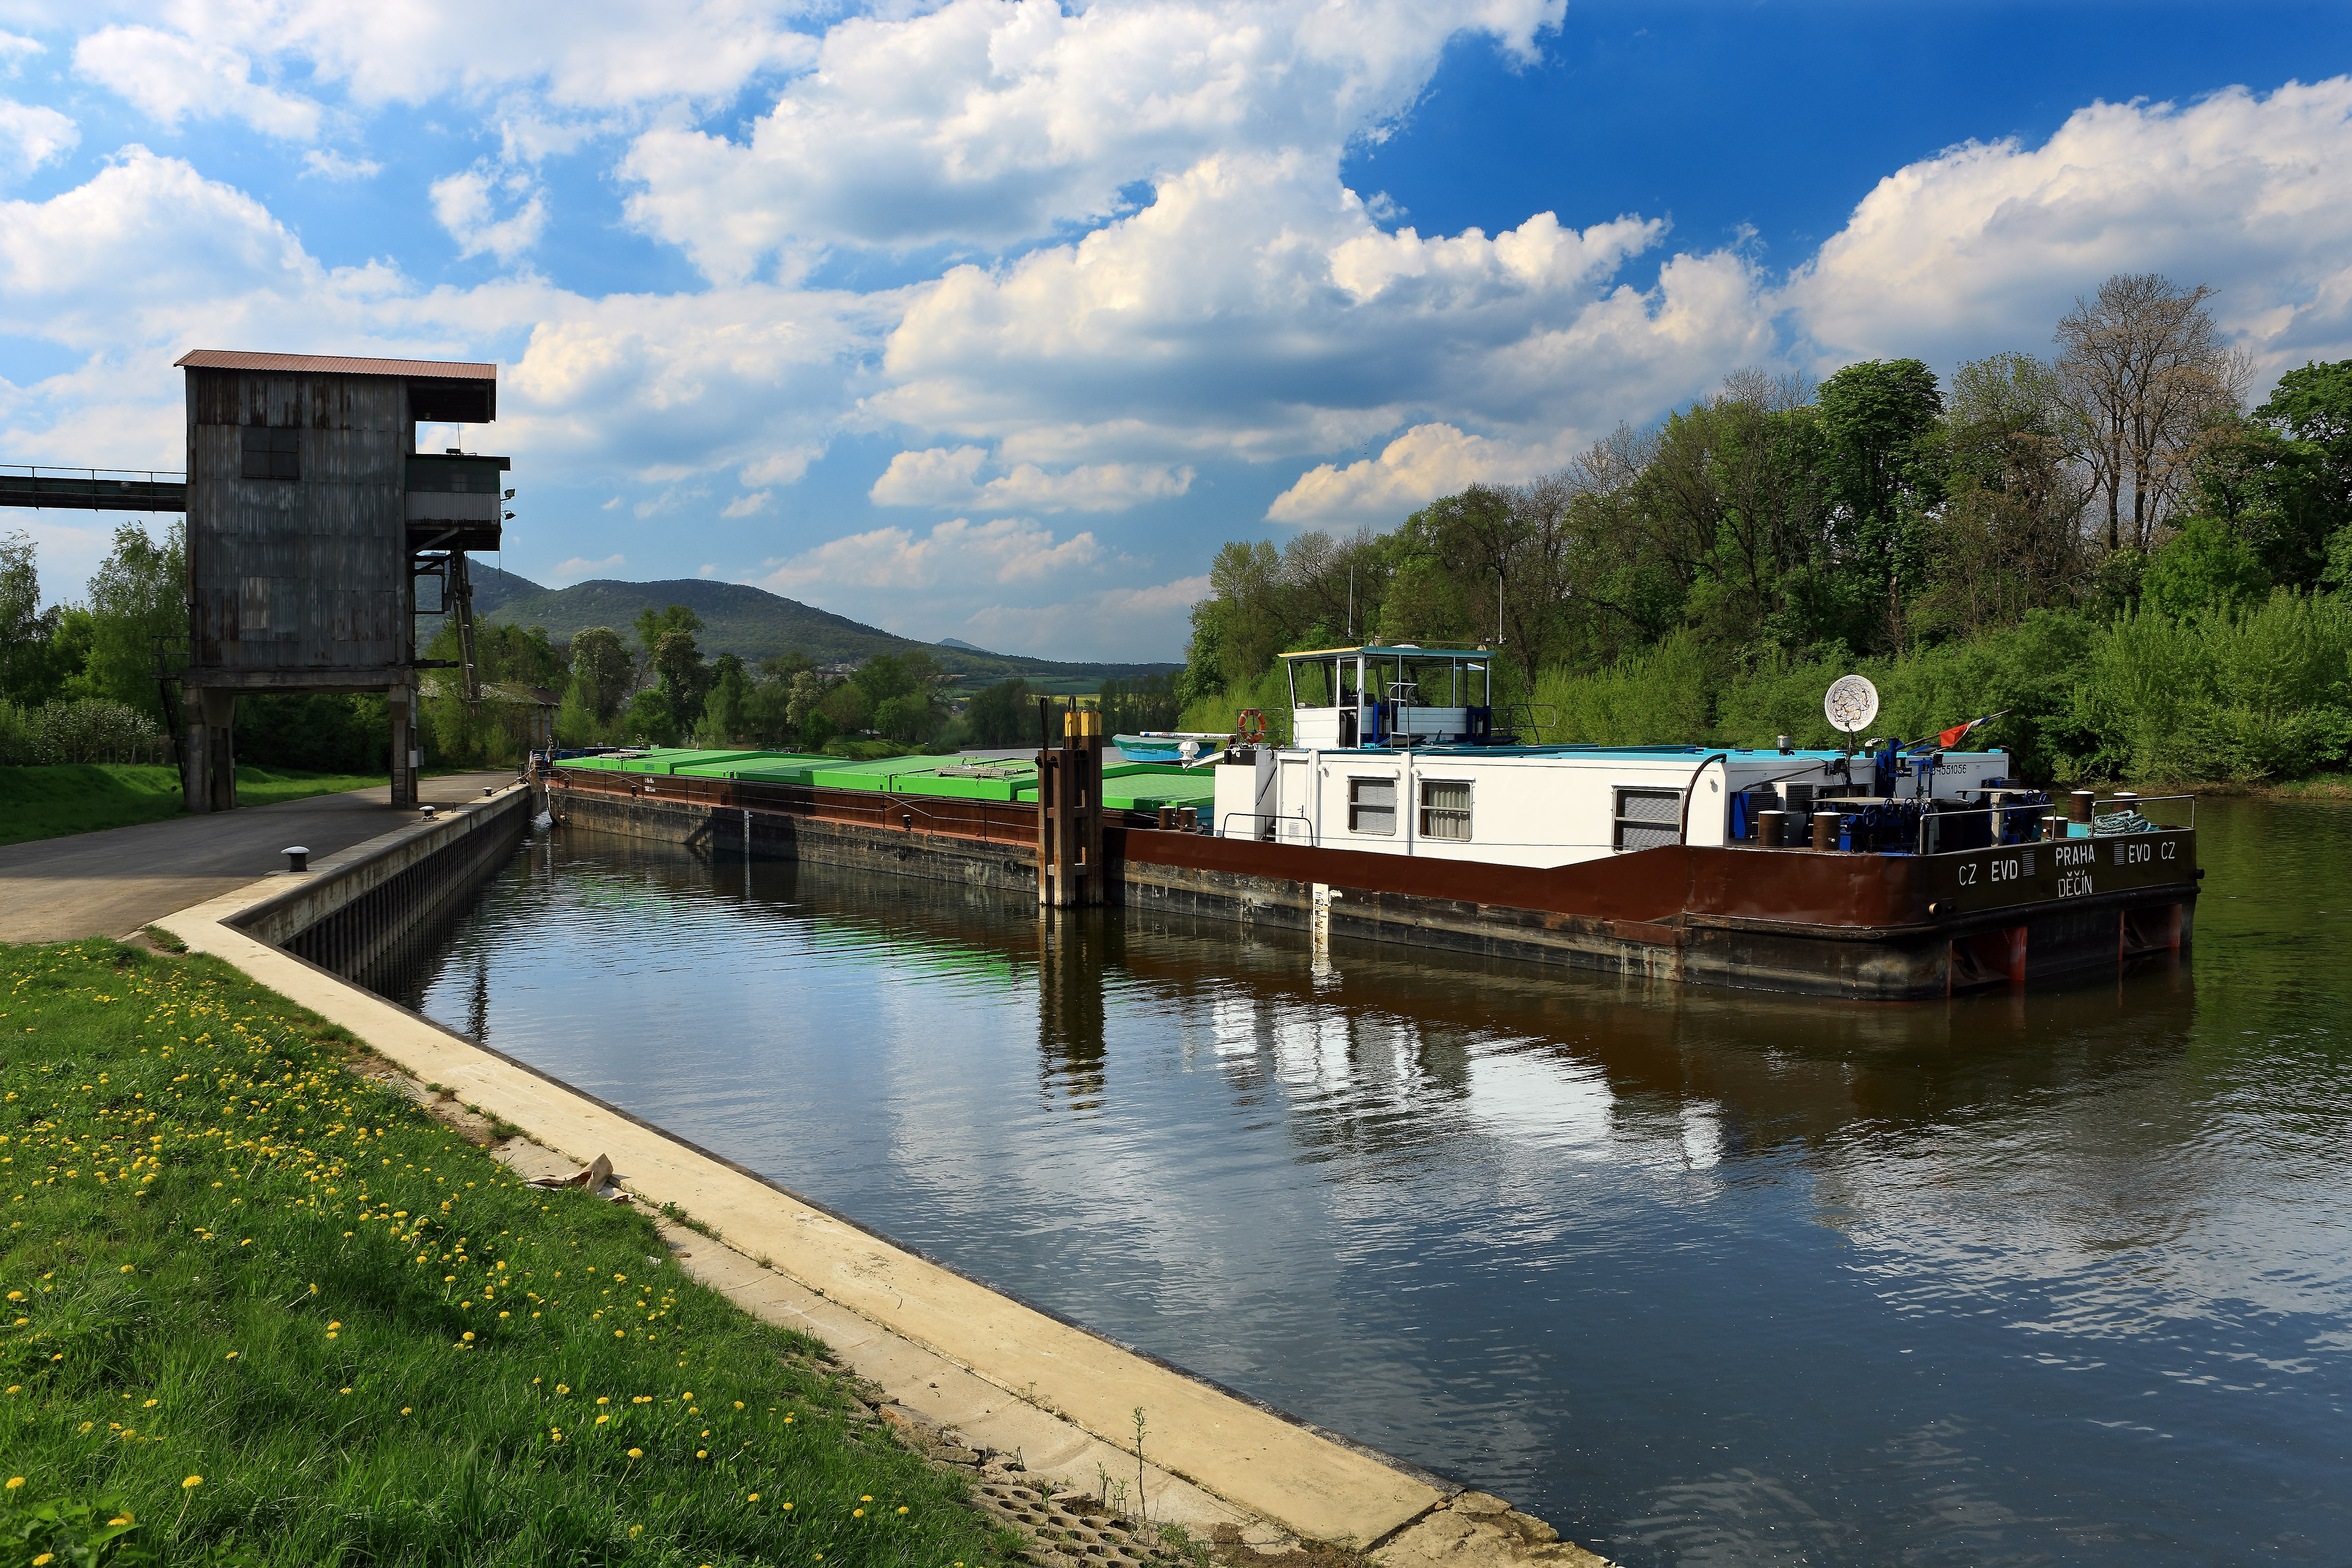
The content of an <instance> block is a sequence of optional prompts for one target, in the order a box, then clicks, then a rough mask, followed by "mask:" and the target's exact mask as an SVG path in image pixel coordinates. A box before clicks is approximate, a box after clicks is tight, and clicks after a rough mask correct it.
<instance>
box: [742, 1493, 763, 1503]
mask: <svg viewBox="0 0 2352 1568" xmlns="http://www.w3.org/2000/svg"><path fill="white" fill-rule="evenodd" d="M759 1500H760V1494H759V1493H758V1492H753V1493H752V1494H751V1496H750V1497H748V1498H746V1499H745V1501H746V1502H757V1501H759Z"/></svg>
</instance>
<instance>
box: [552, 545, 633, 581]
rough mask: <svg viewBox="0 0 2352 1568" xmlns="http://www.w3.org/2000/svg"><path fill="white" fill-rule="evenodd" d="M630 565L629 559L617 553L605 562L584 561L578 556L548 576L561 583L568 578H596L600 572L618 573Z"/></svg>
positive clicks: (563, 563) (565, 562) (605, 559)
mask: <svg viewBox="0 0 2352 1568" xmlns="http://www.w3.org/2000/svg"><path fill="white" fill-rule="evenodd" d="M628 564H629V561H628V558H627V557H626V556H624V555H622V554H620V553H619V552H617V551H615V552H614V554H612V555H608V556H606V557H605V558H604V559H603V560H583V559H580V558H579V557H578V556H573V557H572V559H570V560H567V561H563V562H562V563H560V564H559V565H558V566H557V567H556V568H555V570H552V571H551V572H549V573H548V574H547V575H548V576H549V578H550V579H551V580H554V581H557V582H561V581H562V580H564V579H566V578H575V577H577V578H585V577H594V576H595V575H597V574H598V573H599V572H606V571H618V570H621V569H622V568H623V567H625V566H626V565H628Z"/></svg>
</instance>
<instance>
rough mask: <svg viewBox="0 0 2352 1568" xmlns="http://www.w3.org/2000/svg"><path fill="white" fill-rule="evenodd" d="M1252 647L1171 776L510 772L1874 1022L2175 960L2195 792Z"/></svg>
mask: <svg viewBox="0 0 2352 1568" xmlns="http://www.w3.org/2000/svg"><path fill="white" fill-rule="evenodd" d="M1286 659H1287V661H1288V663H1289V666H1290V672H1291V699H1292V700H1291V710H1290V713H1289V715H1288V726H1287V733H1286V735H1285V736H1284V737H1282V738H1281V739H1279V740H1276V739H1275V738H1273V737H1270V736H1269V735H1268V734H1267V733H1266V727H1265V725H1264V724H1263V723H1262V722H1257V721H1255V716H1244V722H1243V724H1242V725H1241V726H1240V727H1238V729H1237V731H1236V733H1234V734H1233V735H1229V736H1223V737H1211V738H1210V739H1209V740H1208V741H1206V742H1203V743H1202V747H1200V748H1199V750H1198V752H1197V753H1196V755H1195V756H1194V757H1191V758H1185V759H1184V760H1183V762H1181V763H1174V764H1170V763H1159V762H1137V761H1128V762H1124V763H1114V764H1111V765H1109V766H1105V765H1104V761H1103V738H1104V737H1102V736H1101V734H1100V732H1099V729H1098V727H1097V725H1096V723H1095V716H1094V715H1092V714H1090V713H1086V712H1081V711H1066V712H1064V713H1063V714H1061V716H1060V717H1061V720H1062V723H1061V725H1060V727H1059V728H1060V733H1059V735H1058V736H1050V737H1047V738H1048V739H1049V740H1051V741H1052V744H1049V745H1046V746H1045V747H1042V748H1041V749H1040V751H1039V752H1038V754H1037V756H1036V758H1034V760H1031V759H1026V758H1023V759H1015V760H1011V761H1007V760H1003V759H987V758H969V759H966V758H892V759H888V760H887V761H883V762H874V763H852V762H846V761H845V760H844V759H842V758H835V757H803V756H793V755H784V754H775V753H761V752H731V753H712V752H664V751H646V752H636V753H616V754H610V755H606V756H603V757H595V758H550V759H549V760H548V761H547V762H546V763H545V764H544V765H543V767H542V770H543V771H544V772H545V773H546V774H547V776H548V783H549V802H550V809H551V811H552V812H553V813H554V814H555V815H556V817H557V818H558V819H559V820H562V821H572V822H577V823H580V824H582V825H586V826H595V827H601V828H604V829H607V830H611V831H621V832H626V833H633V834H637V835H640V836H646V837H654V838H660V839H666V840H670V841H684V842H688V843H692V844H696V845H699V846H702V847H704V848H706V849H707V850H708V852H710V853H712V854H714V855H715V854H720V853H741V854H761V855H777V856H784V857H792V858H800V859H807V860H816V861H824V862H830V863H835V864H845V865H854V866H864V867H867V868H870V869H875V870H884V871H889V872H893V873H899V874H909V875H918V876H928V877H934V878H943V879H947V880H952V881H961V882H965V883H971V884H972V885H975V886H982V887H988V888H992V889H997V890H1001V891H1003V892H1007V893H1014V894H1026V893H1028V892H1030V891H1032V890H1034V893H1035V895H1036V897H1037V898H1038V901H1039V902H1040V903H1041V904H1056V905H1071V904H1122V905H1126V906H1129V907H1136V908H1147V909H1154V910H1163V911H1167V912H1171V913H1182V914H1187V915H1199V916H1204V917H1209V918H1220V919H1230V920H1237V921H1241V922H1245V923H1249V924H1252V925H1265V926H1271V927H1277V928H1289V929H1296V930H1299V931H1302V932H1307V933H1310V934H1311V935H1312V936H1313V939H1314V941H1315V943H1316V944H1317V946H1318V948H1319V947H1321V946H1322V945H1323V944H1325V943H1326V942H1327V941H1328V940H1330V939H1334V938H1337V939H1348V938H1358V939H1363V940H1370V941H1380V942H1393V943H1403V944H1409V945H1413V946H1425V947H1433V948H1440V949H1444V950H1449V951H1454V952H1462V953H1470V954H1476V955H1483V956H1491V957H1498V958H1507V959H1516V960H1526V961H1531V962H1536V963H1548V964H1559V965H1565V966H1570V967H1578V968H1585V969H1600V970H1608V971H1614V972H1619V973H1623V974H1629V975H1635V976H1641V977H1652V978H1658V979H1665V980H1673V981H1680V982H1689V983H1701V984H1716V985H1726V986H1735V987H1745V988H1758V989H1765V990H1775V991H1786V992H1796V993H1801V994H1809V995H1816V996H1828V997H1839V998H1850V999H1855V1000H1878V1001H1908V1000H1918V999H1923V998H1933V997H1948V996H1951V995H1954V994H1956V993H1958V992H1962V991H1968V990H1973V989H1979V988H1989V987H2003V986H2006V987H2021V986H2023V985H2025V984H2026V983H2028V982H2029V981H2037V980H2042V979H2054V978H2059V977H2067V976H2081V975H2084V974H2086V973H2092V972H2096V971H2100V970H2113V969H2115V968H2116V967H2119V966H2122V965H2125V964H2126V963H2130V962H2132V961H2134V960H2137V959H2140V958H2143V957H2154V958H2157V959H2177V958H2179V956H2182V955H2184V954H2185V953H2186V952H2187V950H2188V947H2189V940H2190V936H2191V933H2192V930H2193V924H2194V922H2193V916H2194V911H2195V905H2196V898H2197V891H2198V882H2199V879H2200V876H2201V875H2202V873H2201V872H2200V871H2199V869H2198V867H2197V847H2196V831H2195V816H2194V812H2195V804H2196V803H2195V801H2194V800H2191V799H2189V798H2188V797H2166V798H2141V797H2139V796H2137V795H2131V794H2118V795H2116V796H2113V797H2110V798H2107V799H2100V798H2098V797H2096V796H2095V795H2093V794H2092V793H2090V792H2088V791H2076V792H2074V794H2073V795H2071V796H2070V797H2069V798H2067V799H2066V800H2063V801H2059V800H2053V799H2052V797H2051V796H2050V795H2049V794H2047V793H2046V792H2044V791H2042V790H2041V789H2034V788H2032V787H2030V786H2028V785H2025V784H2023V783H2021V782H2020V781H2019V780H2017V779H2015V778H2014V777H2013V767H2012V764H2011V759H2010V758H2009V757H2008V755H2007V754H2006V753H2004V752H2001V751H2000V750H1997V749H1994V750H1982V751H1964V750H1961V749H1959V748H1958V746H1957V745H1955V744H1950V743H1951V742H1955V741H1957V740H1958V739H1959V738H1962V737H1964V736H1965V734H1966V733H1967V731H1968V730H1969V727H1970V726H1969V725H1966V724H1964V725H1960V726H1958V727H1955V729H1954V730H1952V731H1948V732H1946V733H1945V734H1944V735H1943V736H1941V737H1927V738H1926V739H1924V740H1921V741H1917V742H1910V743H1905V742H1902V741H1901V740H1899V739H1897V738H1874V739H1871V740H1867V741H1859V742H1858V743H1857V744H1855V745H1853V746H1852V747H1847V748H1842V749H1836V750H1830V749H1804V748H1798V747H1790V746H1788V745H1786V744H1782V745H1779V746H1775V747H1759V748H1709V747H1697V746H1652V747H1602V746H1564V745H1538V744H1528V743H1525V742H1524V741H1523V740H1522V738H1521V736H1520V734H1519V733H1518V732H1519V731H1520V730H1523V729H1524V728H1526V727H1528V726H1527V717H1528V716H1527V715H1526V714H1525V713H1524V712H1520V713H1514V712H1513V711H1512V710H1510V709H1508V708H1497V707H1496V706H1495V705H1494V704H1493V702H1492V701H1491V699H1490V693H1489V689H1488V686H1487V679H1486V677H1487V674H1488V672H1487V670H1486V664H1487V663H1488V659H1489V653H1488V651H1487V650H1486V649H1477V648H1456V649H1423V648H1417V647H1412V646H1409V645H1402V646H1384V645H1363V646H1359V647H1350V648H1343V649H1324V650H1319V651H1314V652H1309V653H1296V654H1290V655H1286ZM1842 685H1843V683H1842ZM1424 694H1425V695H1426V696H1427V697H1428V698H1429V699H1430V700H1426V701H1424V700H1423V697H1424ZM1440 698H1442V699H1444V700H1437V699H1440ZM1869 706H1870V708H1871V710H1872V711H1874V706H1875V702H1874V697H1873V699H1872V702H1871V704H1870V705H1869ZM1845 716H1847V717H1849V718H1850V717H1852V716H1853V714H1852V711H1851V710H1848V711H1847V712H1846V713H1845ZM1868 722H1869V719H1868V718H1867V717H1864V718H1862V719H1860V720H1859V722H1858V723H1856V724H1854V725H1853V728H1855V729H1859V728H1860V727H1863V726H1864V725H1867V724H1868ZM1184 738H1188V739H1195V740H1198V739H1200V737H1184Z"/></svg>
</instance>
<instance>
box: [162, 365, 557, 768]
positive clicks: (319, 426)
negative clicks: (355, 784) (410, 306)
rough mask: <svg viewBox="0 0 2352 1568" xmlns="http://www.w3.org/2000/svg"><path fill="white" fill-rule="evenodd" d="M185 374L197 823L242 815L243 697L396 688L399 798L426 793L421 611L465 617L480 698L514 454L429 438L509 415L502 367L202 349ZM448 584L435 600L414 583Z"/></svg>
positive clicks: (190, 733)
mask: <svg viewBox="0 0 2352 1568" xmlns="http://www.w3.org/2000/svg"><path fill="white" fill-rule="evenodd" d="M175 362H176V364H177V365H178V366H179V367H180V368H181V369H183V370H184V371H185V372H186V374H187V418H188V471H187V517H188V528H187V549H188V632H189V646H188V657H187V663H186V666H185V668H184V670H183V671H182V672H181V673H180V677H179V678H180V683H181V687H182V690H183V692H184V707H183V709H182V718H181V725H182V737H181V745H182V752H181V757H182V764H183V768H182V770H183V773H184V776H185V778H186V780H187V791H188V809H189V810H192V811H209V810H226V809H227V808H229V807H231V806H234V805H235V804H236V739H235V715H236V698H237V697H238V696H239V695H245V694H248V693H261V692H383V693H385V694H386V695H387V696H388V697H389V700H390V705H391V709H392V757H391V762H392V801H393V804H394V805H395V806H398V805H406V804H410V803H413V802H414V801H415V798H416V792H415V780H416V768H417V767H418V764H419V756H418V752H417V744H416V733H415V720H416V689H417V671H418V670H419V669H420V668H422V667H424V666H425V664H430V663H435V662H433V661H424V662H420V661H419V660H418V658H417V657H416V632H415V627H416V617H417V615H418V613H419V612H420V608H421V610H422V612H423V613H425V614H427V615H432V614H448V615H452V616H455V617H457V624H458V626H459V628H460V630H461V632H462V636H461V638H460V644H461V647H462V649H463V656H462V657H461V658H459V659H457V660H454V661H440V662H439V663H442V664H451V665H454V666H456V667H457V668H458V669H459V670H460V672H461V678H462V679H463V681H464V684H465V686H466V689H467V695H469V696H471V695H475V692H476V689H477V687H476V680H475V674H474V670H473V668H472V665H473V638H472V629H473V628H472V616H471V610H472V602H471V600H472V596H471V591H470V589H469V587H468V584H467V574H466V556H467V552H469V551H473V552H478V551H482V550H490V549H497V548H498V547H499V530H500V527H501V525H502V523H503V522H504V520H505V517H507V516H508V515H509V514H507V513H506V512H505V510H504V507H505V503H506V501H507V499H508V498H509V497H511V496H512V494H513V492H512V491H511V490H509V489H508V488H507V487H506V474H507V470H508V469H509V467H510V466H511V465H510V464H509V461H508V460H507V459H506V458H504V457H492V456H485V455H478V454H475V453H469V452H465V451H462V450H459V449H457V448H451V449H448V450H446V451H444V452H441V453H436V454H431V455H427V454H423V453H419V452H418V451H417V450H416V426H417V424H418V423H420V422H423V423H453V424H486V423H489V422H490V421H492V420H494V419H496V418H497V417H498V405H499V383H498V367H497V366H495V365H485V364H464V363H452V362H444V361H430V360H360V359H338V358H331V357H328V356H325V355H317V354H262V353H247V352H243V351H238V350H217V349H204V350H196V351H195V352H194V353H190V354H187V355H184V356H183V357H182V358H181V359H180V360H178V361H175ZM426 579H432V580H435V591H432V592H429V593H428V594H426V595H425V601H424V602H423V604H422V605H421V606H420V601H419V596H418V593H417V584H418V583H419V582H420V581H422V580H426Z"/></svg>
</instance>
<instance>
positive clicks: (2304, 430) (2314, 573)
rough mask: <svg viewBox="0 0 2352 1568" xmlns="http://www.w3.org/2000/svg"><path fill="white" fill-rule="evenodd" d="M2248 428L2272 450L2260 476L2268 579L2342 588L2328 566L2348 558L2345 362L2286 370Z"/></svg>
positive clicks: (2351, 384) (2351, 487)
mask: <svg viewBox="0 0 2352 1568" xmlns="http://www.w3.org/2000/svg"><path fill="white" fill-rule="evenodd" d="M2251 423H2252V424H2253V425H2254V426H2255V427H2256V428H2259V429H2262V430H2263V431H2265V432H2267V433H2268V434H2270V436H2271V437H2272V440H2273V443H2274V445H2273V446H2272V447H2271V449H2270V451H2269V452H2268V453H2267V454H2265V455H2266V456H2267V458H2268V461H2267V462H2266V463H2265V464H2264V465H2263V485H2264V487H2265V489H2266V490H2267V491H2268V499H2269V501H2270V515H2271V517H2273V519H2274V521H2273V528H2272V533H2273V539H2272V541H2271V544H2270V548H2269V549H2267V550H2266V551H2265V552H2264V554H2265V557H2266V564H2267V565H2268V567H2269V569H2270V571H2271V575H2272V576H2273V578H2275V579H2276V580H2279V581H2282V582H2289V583H2294V584H2295V585H2297V586H2301V585H2304V584H2306V583H2309V582H2310V581H2312V580H2315V579H2319V578H2323V577H2324V578H2326V580H2328V581H2330V582H2333V583H2335V584H2336V586H2338V587H2342V586H2347V579H2346V575H2345V574H2344V573H2343V572H2341V571H2334V572H2332V573H2331V570H2330V568H2329V566H2328V563H2329V562H2330V561H2331V560H2335V559H2344V558H2347V557H2352V360H2339V361H2336V363H2334V364H2328V365H2322V364H2306V365H2305V366H2304V367H2303V369H2301V370H2299V371H2287V373H2286V374H2284V375H2283V376H2281V377H2280V378H2279V381H2278V386H2277V388H2276V389H2275V390H2274V391H2273V392H2272V393H2271V395H2270V397H2269V398H2268V399H2266V400H2265V401H2264V402H2263V405H2262V406H2261V407H2260V408H2257V409H2256V410H2254V412H2253V414H2252V421H2251Z"/></svg>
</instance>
